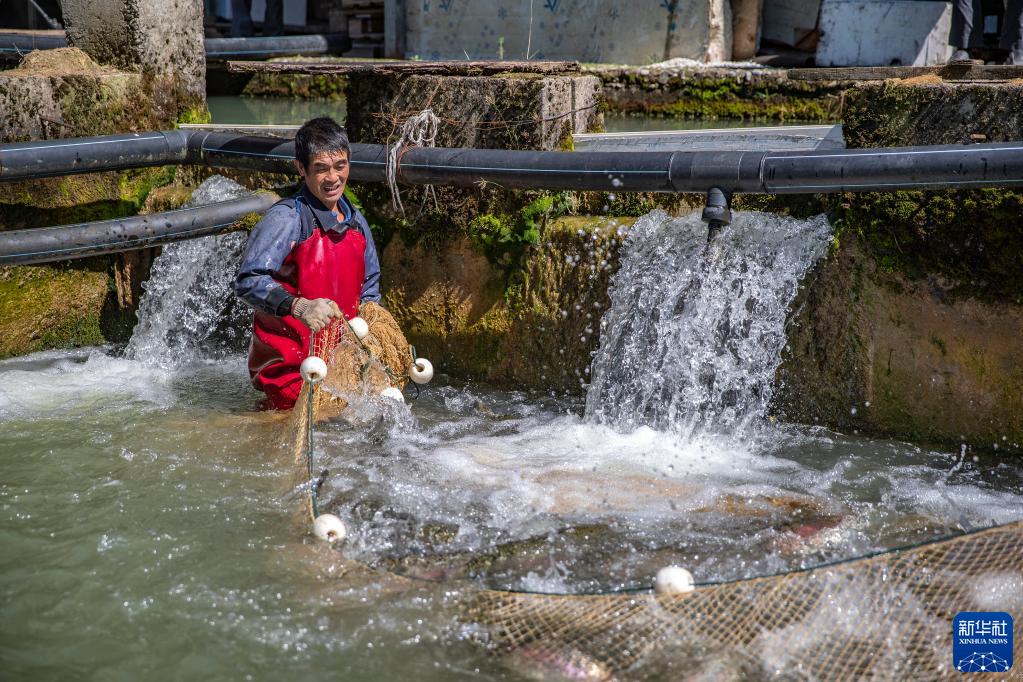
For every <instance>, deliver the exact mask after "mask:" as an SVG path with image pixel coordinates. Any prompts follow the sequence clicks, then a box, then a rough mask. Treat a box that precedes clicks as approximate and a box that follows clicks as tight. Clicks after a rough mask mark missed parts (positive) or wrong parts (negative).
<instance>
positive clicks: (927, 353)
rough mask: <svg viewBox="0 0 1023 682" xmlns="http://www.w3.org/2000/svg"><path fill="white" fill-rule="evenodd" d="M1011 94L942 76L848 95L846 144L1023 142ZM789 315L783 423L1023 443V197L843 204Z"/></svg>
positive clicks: (834, 206)
mask: <svg viewBox="0 0 1023 682" xmlns="http://www.w3.org/2000/svg"><path fill="white" fill-rule="evenodd" d="M1021 94H1023V92H1021V87H1020V85H1019V84H1017V83H945V82H941V81H940V80H938V79H936V78H933V77H932V78H925V79H914V80H910V81H886V82H881V83H870V84H862V85H859V86H857V87H855V88H853V89H852V90H850V92H849V93H848V94H847V97H846V103H847V107H846V115H845V118H844V128H845V133H846V139H847V141H848V142H849V143H850V145H851V146H902V145H920V144H939V143H969V142H970V141H978V140H983V141H990V142H997V141H1005V140H1020V139H1023V107H1021V105H1020V102H1021V101H1023V99H1021V97H1020V95H1021ZM827 205H828V207H829V209H830V211H831V215H832V220H833V223H834V224H835V226H836V249H835V250H834V252H833V253H832V254H831V255H830V256H829V257H828V258H827V259H826V260H825V261H824V262H822V263H821V264H820V265H819V266H818V267H817V268H816V269H815V271H814V272H813V273H812V274H811V276H810V277H809V278H808V279H807V282H806V287H805V289H804V291H803V293H802V294H801V297H800V299H799V300H798V301H797V303H796V305H795V306H794V311H795V314H794V316H793V319H792V320H791V322H790V326H789V327H790V343H789V347H788V349H787V355H786V360H785V362H784V364H783V365H782V367H781V369H780V371H779V391H778V406H777V407H778V410H779V412H780V413H782V414H783V415H784V416H785V417H786V418H788V419H792V420H797V421H803V422H810V423H820V424H824V425H827V426H831V427H836V428H841V429H843V430H857V431H859V432H863V433H870V434H880V435H888V436H893V437H897V438H903V439H910V440H917V441H922V442H934V443H940V444H945V445H950V446H954V445H957V444H959V443H965V444H968V445H971V446H977V447H981V448H986V449H995V448H998V449H1010V450H1016V451H1018V450H1019V449H1020V447H1021V445H1023V279H1021V278H1020V276H1019V273H1020V272H1023V231H1021V229H1020V228H1021V227H1023V193H1020V192H1016V191H1012V190H1001V189H986V190H963V191H930V192H893V193H866V194H855V195H852V194H850V195H846V196H843V197H840V198H835V199H832V200H830V201H828V202H827Z"/></svg>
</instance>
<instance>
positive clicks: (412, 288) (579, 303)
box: [382, 217, 634, 393]
mask: <svg viewBox="0 0 1023 682" xmlns="http://www.w3.org/2000/svg"><path fill="white" fill-rule="evenodd" d="M633 221H634V219H631V218H626V219H618V220H612V219H607V218H599V217H580V218H567V217H566V218H560V219H558V220H556V221H552V222H551V223H550V224H549V225H548V226H547V229H546V230H545V231H544V234H543V236H542V238H541V241H540V244H539V245H538V246H537V247H535V248H531V249H529V250H528V252H527V253H526V254H525V257H524V259H523V261H522V263H521V269H520V270H519V269H517V270H516V273H517V274H515V275H514V276H513V280H512V281H511V282H509V272H508V271H507V270H506V269H505V268H502V267H500V266H497V265H495V264H493V263H492V262H491V261H490V260H488V259H487V257H486V256H485V255H484V254H483V250H482V249H481V248H480V247H479V245H478V244H474V242H473V240H472V239H471V238H462V239H459V240H457V241H456V242H454V243H453V244H449V245H447V246H446V247H445V248H444V249H439V250H438V249H436V248H435V247H434V246H432V245H430V244H428V243H419V244H415V245H409V244H407V243H405V242H404V241H403V240H402V239H401V238H398V237H396V238H395V239H393V240H392V241H391V242H390V243H389V244H388V245H387V248H386V249H385V250H384V253H383V258H382V268H383V272H384V277H385V282H384V284H385V300H384V304H385V306H386V307H387V309H388V310H390V311H391V312H392V313H393V314H394V315H395V318H396V319H397V320H398V322H399V324H401V326H402V329H404V330H405V332H406V334H407V336H408V338H409V341H410V342H411V343H413V344H415V346H416V350H417V352H420V353H421V354H423V355H425V356H427V357H430V358H431V359H432V360H433V362H434V364H435V366H437V367H443V368H444V371H445V372H448V373H451V374H453V375H455V376H461V377H468V378H477V379H482V380H486V381H492V382H496V383H499V384H504V385H511V386H517V387H528V388H536V389H551V388H557V389H560V390H567V391H571V392H573V393H577V392H578V391H579V390H580V383H581V382H582V381H586V380H588V373H589V366H590V360H591V353H592V351H594V350H595V349H596V347H597V342H598V340H599V339H598V336H599V327H600V315H601V313H602V312H603V310H605V309H606V308H607V307H608V306H609V300H608V295H607V289H608V282H609V278H610V276H611V273H612V272H614V270H615V269H617V258H618V247H619V246H620V233H619V228H622V227H624V226H627V225H631V224H632V222H633ZM580 233H581V234H580Z"/></svg>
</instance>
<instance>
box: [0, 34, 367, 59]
mask: <svg viewBox="0 0 1023 682" xmlns="http://www.w3.org/2000/svg"><path fill="white" fill-rule="evenodd" d="M58 47H67V38H65V37H64V36H63V35H31V34H25V33H3V32H0V54H10V55H20V54H24V53H26V52H31V51H33V50H52V49H54V48H58ZM350 49H352V41H351V38H349V37H348V34H347V33H314V34H305V35H294V36H267V37H253V38H207V39H206V59H210V60H214V61H217V60H226V59H270V58H272V57H291V56H297V55H303V56H317V55H338V54H341V53H343V52H347V51H348V50H350Z"/></svg>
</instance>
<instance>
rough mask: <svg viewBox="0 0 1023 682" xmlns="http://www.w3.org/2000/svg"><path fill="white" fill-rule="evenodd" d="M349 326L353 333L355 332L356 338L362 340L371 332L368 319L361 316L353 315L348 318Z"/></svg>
mask: <svg viewBox="0 0 1023 682" xmlns="http://www.w3.org/2000/svg"><path fill="white" fill-rule="evenodd" d="M348 326H349V327H351V329H352V333H353V334H355V338H357V339H359V340H360V341H361V340H362V339H364V338H366V335H367V334H369V325H368V324H367V323H366V320H364V319H362V318H361V317H353V318H352V319H350V320H348Z"/></svg>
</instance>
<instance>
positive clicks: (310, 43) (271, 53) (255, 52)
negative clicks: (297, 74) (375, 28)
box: [206, 33, 352, 60]
mask: <svg viewBox="0 0 1023 682" xmlns="http://www.w3.org/2000/svg"><path fill="white" fill-rule="evenodd" d="M350 49H352V40H351V38H349V37H348V34H347V33H314V34H306V35H296V36H267V37H259V38H207V39H206V59H212V60H226V59H270V58H272V57H291V56H295V55H304V56H310V57H311V56H316V55H331V54H334V55H337V54H341V53H343V52H347V51H348V50H350Z"/></svg>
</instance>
